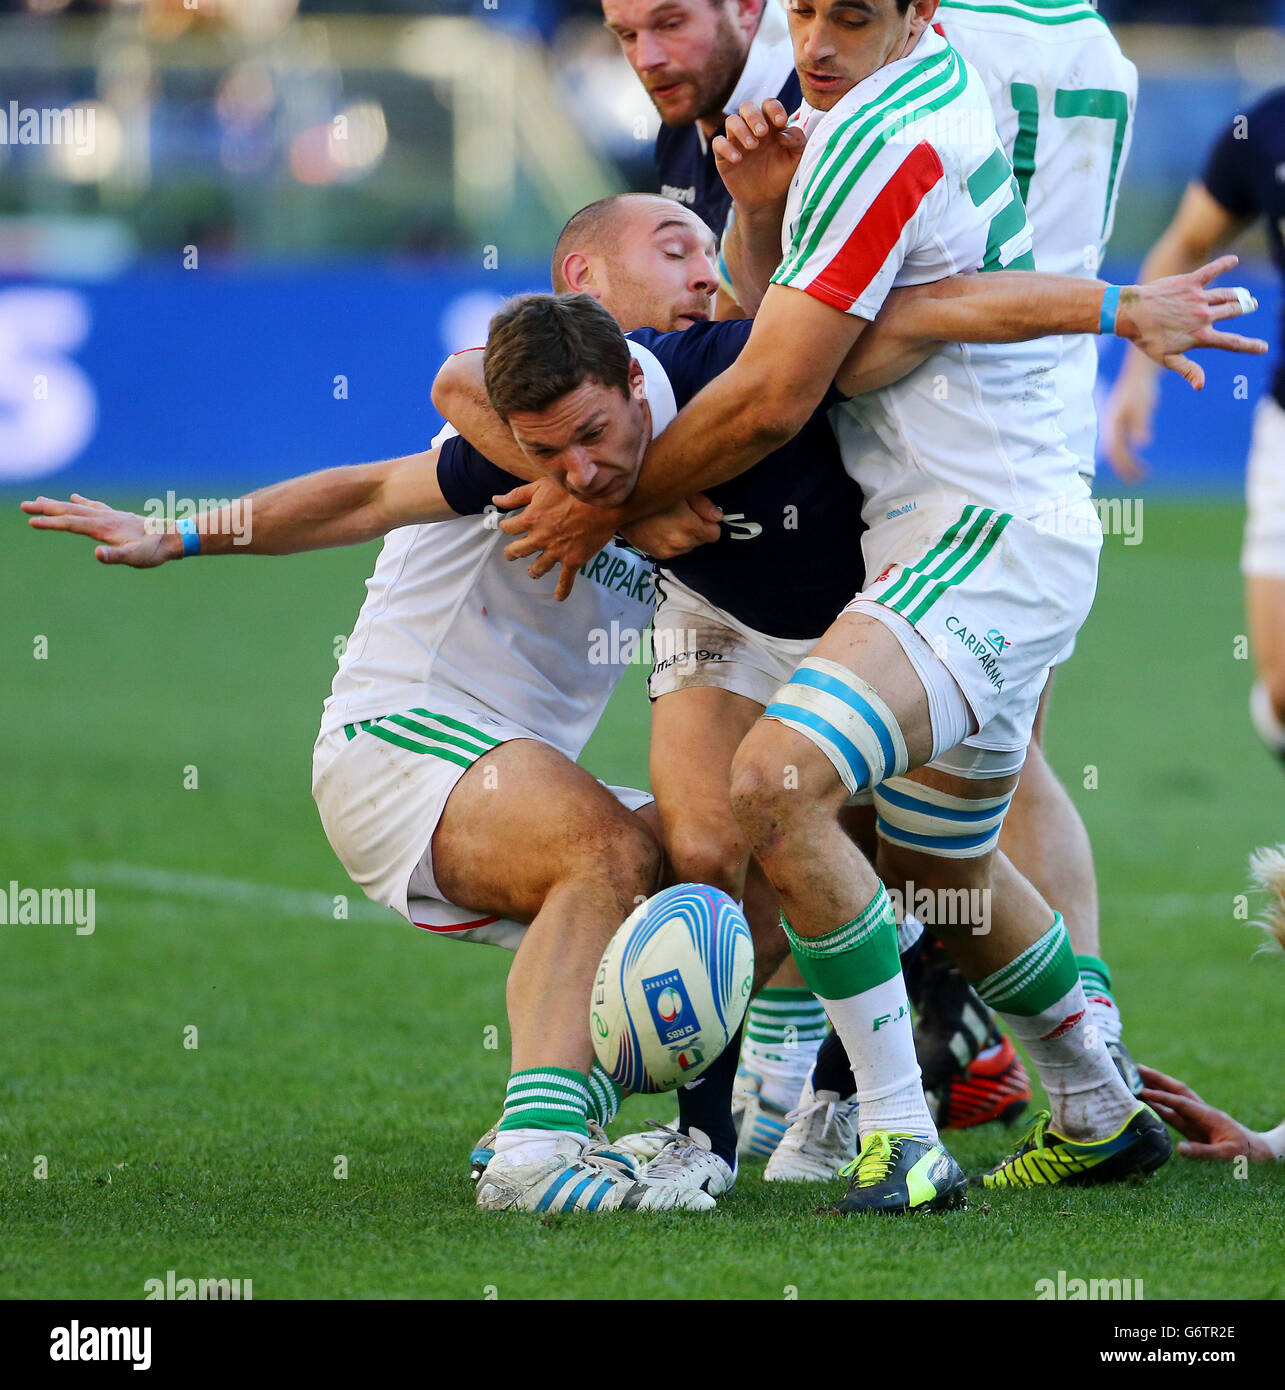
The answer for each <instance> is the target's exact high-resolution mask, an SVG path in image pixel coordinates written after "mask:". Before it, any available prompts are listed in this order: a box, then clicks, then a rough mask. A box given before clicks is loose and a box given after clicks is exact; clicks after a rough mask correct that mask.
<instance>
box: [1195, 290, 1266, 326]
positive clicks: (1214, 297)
mask: <svg viewBox="0 0 1285 1390" xmlns="http://www.w3.org/2000/svg"><path fill="white" fill-rule="evenodd" d="M1205 303H1206V304H1208V305H1209V307H1210V308H1211V309H1212V310H1213V315H1212V317H1213V320H1214V322H1215V323H1217V322H1218V321H1219V320H1220V319H1230V318H1236V317H1237V316H1238V315H1240V314H1253V313H1257V312H1258V300H1256V299H1255V298H1254V296H1253V295H1252V294H1250V292H1249V291H1248V290H1244V289H1239V288H1232V287H1227V288H1225V289H1217V290H1206V291H1205Z"/></svg>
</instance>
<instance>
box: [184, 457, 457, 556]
mask: <svg viewBox="0 0 1285 1390" xmlns="http://www.w3.org/2000/svg"><path fill="white" fill-rule="evenodd" d="M436 462H437V451H436V450H430V451H428V452H425V453H420V454H410V455H407V456H406V457H404V458H401V459H393V460H390V461H389V462H387V463H368V464H356V465H352V466H348V467H342V468H328V469H325V470H324V471H322V472H320V473H309V474H306V475H305V476H304V477H301V478H290V479H287V480H286V481H285V482H280V483H273V484H272V485H271V486H270V487H265V488H260V489H259V490H258V491H257V492H252V493H250V494H249V495H248V496H246V497H243V498H238V499H237V500H236V501H234V502H232V503H230V504H228V505H227V506H224V507H221V508H219V509H217V510H215V511H209V512H203V513H201V514H200V515H199V516H197V517H196V518H195V521H196V530H197V534H198V535H199V537H200V547H201V548H200V553H201V554H202V555H227V554H246V555H293V554H297V553H299V552H301V551H306V550H326V549H329V548H331V547H334V546H341V545H360V544H362V543H363V542H365V541H369V540H374V539H375V538H377V537H379V536H382V535H384V534H385V533H386V532H387V531H389V530H391V529H393V527H395V526H402V525H406V524H408V523H409V521H410V520H411V519H419V520H434V519H441V517H442V516H443V515H451V513H450V512H449V510H448V509H446V508H445V507H444V504H442V502H441V499H440V494H439V493H438V492H437V488H436V475H435V472H434V469H435V465H436ZM421 470H422V473H423V476H424V479H425V489H424V497H423V505H422V506H417V507H411V508H410V509H407V507H406V506H405V505H402V506H401V507H400V508H398V509H397V510H394V508H393V506H392V505H391V501H392V499H391V498H390V496H389V493H390V488H389V486H388V483H389V480H390V478H392V477H394V476H397V475H399V474H400V475H401V476H402V477H405V476H406V473H407V471H410V472H420V471H421ZM167 529H169V528H167ZM166 549H167V552H168V553H169V554H170V555H171V556H173V557H175V558H176V557H177V555H179V554H182V550H183V547H182V538H181V537H180V536H179V535H178V534H177V532H175V531H173V530H172V529H171V530H170V534H169V535H167V537H166Z"/></svg>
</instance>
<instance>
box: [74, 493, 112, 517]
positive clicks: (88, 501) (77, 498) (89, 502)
mask: <svg viewBox="0 0 1285 1390" xmlns="http://www.w3.org/2000/svg"><path fill="white" fill-rule="evenodd" d="M71 500H72V501H73V502H79V503H80V504H81V506H83V507H96V508H97V509H98V510H99V511H102V512H109V511H111V508H110V507H109V506H108V505H107V503H106V502H95V501H94V499H93V498H92V497H82V496H81V495H80V493H78V492H73V493H72V494H71Z"/></svg>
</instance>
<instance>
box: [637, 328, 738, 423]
mask: <svg viewBox="0 0 1285 1390" xmlns="http://www.w3.org/2000/svg"><path fill="white" fill-rule="evenodd" d="M753 326H754V321H753V319H726V320H719V321H718V322H711V323H694V324H692V326H691V327H690V328H686V329H684V330H683V331H682V332H673V333H662V332H660V331H659V330H658V329H655V328H639V329H635V330H634V332H632V333H627V334H626V335H625V337H626V338H628V339H629V341H630V342H631V343H633V344H636V345H637V346H639V347H641V348H643V349H644V350H645V351H647V352H649V353H650V354H651V355H652V356H653V357H654V358H655V359H656V361H657V362H658V363H659V364H660V367H661V369H662V370H663V371H664V373H665V375H666V376H667V377H668V378H669V380H670V384H671V385H672V386H673V388H674V394H675V396H677V397H678V398H679V405H680V407H681V405H682V402H683V400H685V399H688V398H690V397H691V396H693V395H695V394H696V392H697V391H699V390H700V389H701V387H702V386H705V385H707V384H708V383H709V382H710V381H712V380H713V378H714V377H716V376H717V375H718V374H719V372H721V371H724V370H725V369H726V368H727V367H730V366H731V364H732V363H733V362H734V361H735V360H736V358H737V357H738V356H739V354H740V351H741V349H742V348H743V347H744V346H745V342H746V340H747V339H748V338H749V336H750V330H751V329H752V328H753Z"/></svg>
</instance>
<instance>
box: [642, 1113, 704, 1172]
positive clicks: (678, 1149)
mask: <svg viewBox="0 0 1285 1390" xmlns="http://www.w3.org/2000/svg"><path fill="white" fill-rule="evenodd" d="M647 1123H648V1124H654V1123H655V1122H654V1121H652V1120H648V1121H647ZM662 1131H663V1132H664V1133H665V1134H668V1135H669V1136H670V1139H669V1142H668V1143H667V1144H666V1145H665V1147H664V1148H663V1149H661V1151H660V1152H659V1153H658V1154H657V1155H656V1157H655V1158H653V1159H652V1161H651V1162H650V1163H649V1164H648V1165H647V1176H648V1177H649V1178H651V1177H668V1176H669V1175H670V1174H671V1173H680V1172H682V1170H683V1166H684V1163H685V1162H686V1160H687V1159H688V1158H690V1157H691V1156H692V1155H693V1154H697V1155H703V1154H708V1153H710V1152H711V1148H710V1142H709V1140H708V1139H707V1138H706V1137H705V1135H703V1134H702V1133H701V1132H700V1130H693V1131H692V1132H691V1133H690V1134H684V1133H683V1132H682V1131H681V1130H678V1129H671V1128H670V1127H669V1126H668V1125H656V1132H657V1133H660V1132H662Z"/></svg>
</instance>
